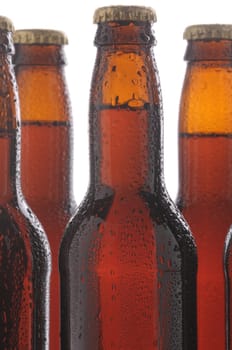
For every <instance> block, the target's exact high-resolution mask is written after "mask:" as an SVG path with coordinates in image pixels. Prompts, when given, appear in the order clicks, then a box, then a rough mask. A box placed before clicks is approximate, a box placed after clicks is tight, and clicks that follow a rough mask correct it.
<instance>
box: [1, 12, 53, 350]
mask: <svg viewBox="0 0 232 350" xmlns="http://www.w3.org/2000/svg"><path fill="white" fill-rule="evenodd" d="M13 31H14V29H13V25H12V23H11V21H10V20H9V19H7V18H5V17H0V164H1V167H0V281H1V283H0V348H1V349H18V350H31V349H41V350H42V349H43V350H47V349H48V320H49V310H48V294H49V274H50V250H49V245H48V242H47V238H46V235H45V233H44V232H43V230H42V228H41V226H40V224H39V222H38V221H37V219H36V218H35V217H34V215H33V214H32V212H31V209H30V208H29V207H28V206H27V205H26V203H25V201H24V199H23V197H22V193H21V184H20V164H19V159H20V158H19V156H20V121H19V108H18V96H17V91H16V79H15V75H14V71H13V66H12V57H11V56H12V55H13V53H14V48H13V41H12V32H13Z"/></svg>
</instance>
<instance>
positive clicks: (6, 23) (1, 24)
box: [0, 16, 15, 32]
mask: <svg viewBox="0 0 232 350" xmlns="http://www.w3.org/2000/svg"><path fill="white" fill-rule="evenodd" d="M0 30H7V31H9V32H14V30H15V29H14V25H13V23H12V21H11V20H10V19H9V18H7V17H3V16H0Z"/></svg>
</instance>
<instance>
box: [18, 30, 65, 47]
mask: <svg viewBox="0 0 232 350" xmlns="http://www.w3.org/2000/svg"><path fill="white" fill-rule="evenodd" d="M14 43H15V44H28V45H30V44H51V45H52V44H53V45H67V44H68V38H67V36H66V35H65V34H64V33H63V32H61V31H58V30H49V29H20V30H16V31H15V33H14Z"/></svg>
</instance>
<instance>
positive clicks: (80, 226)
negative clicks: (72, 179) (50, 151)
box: [63, 193, 196, 255]
mask: <svg viewBox="0 0 232 350" xmlns="http://www.w3.org/2000/svg"><path fill="white" fill-rule="evenodd" d="M131 229H133V230H134V231H136V230H137V231H138V232H140V233H145V235H149V234H150V235H152V236H153V237H155V236H159V237H161V236H162V235H163V237H166V239H169V240H171V241H172V242H176V244H177V246H178V247H179V248H180V249H181V248H182V247H184V246H188V249H189V251H191V252H192V254H193V255H195V250H196V246H195V242H194V239H193V237H192V234H191V232H190V229H189V227H188V225H187V223H186V221H185V220H184V218H183V216H182V214H181V213H180V212H179V211H178V209H177V208H176V206H175V205H174V203H173V202H172V201H171V200H170V198H169V196H168V195H167V194H165V193H164V194H163V195H161V196H160V197H156V196H154V195H153V194H149V193H140V194H138V195H136V196H131V197H130V198H127V197H123V196H118V197H117V196H114V195H112V196H109V197H105V198H100V199H97V200H96V199H94V198H93V197H92V198H91V196H88V195H87V197H86V199H85V201H84V202H83V203H82V205H81V206H80V207H79V208H78V210H77V212H76V214H75V215H74V216H73V217H72V219H71V220H70V222H69V224H68V226H67V229H66V232H65V235H64V239H63V241H64V242H63V244H64V245H66V248H65V249H68V246H70V245H71V244H72V241H73V240H76V239H78V240H82V239H83V238H84V237H87V236H86V235H85V232H86V231H88V232H89V233H90V234H91V232H97V231H101V230H104V231H106V230H108V231H112V230H113V231H117V232H122V234H124V233H123V232H126V231H128V230H131ZM168 237H169V238H168ZM188 249H187V250H188Z"/></svg>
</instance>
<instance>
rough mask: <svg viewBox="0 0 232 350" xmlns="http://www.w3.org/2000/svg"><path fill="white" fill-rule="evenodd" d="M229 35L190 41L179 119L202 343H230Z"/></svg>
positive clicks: (181, 199)
mask: <svg viewBox="0 0 232 350" xmlns="http://www.w3.org/2000/svg"><path fill="white" fill-rule="evenodd" d="M230 45H231V41H229V40H214V39H211V40H205V41H204V39H202V40H196V41H194V40H193V41H191V40H190V41H189V42H188V46H187V51H186V60H187V61H189V62H188V66H187V71H186V76H185V81H184V86H183V91H182V97H181V103H180V124H179V176H180V183H179V195H178V199H177V203H178V206H179V208H180V209H181V211H182V213H183V215H184V217H185V218H186V220H187V222H188V223H189V225H190V228H191V231H192V233H193V236H194V238H195V240H196V244H197V251H198V278H197V300H198V302H197V315H198V349H200V350H201V349H204V350H205V349H213V348H214V349H225V348H226V326H225V324H226V297H225V281H224V265H223V256H224V245H225V239H226V234H227V232H228V229H229V227H230V223H231V213H232V187H231V180H232V172H231V166H230V164H231V161H232V158H231V130H232V123H231V116H230V110H232V104H231V101H230V93H231V78H230V74H231V55H230V53H229V51H228V50H226V47H230Z"/></svg>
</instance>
